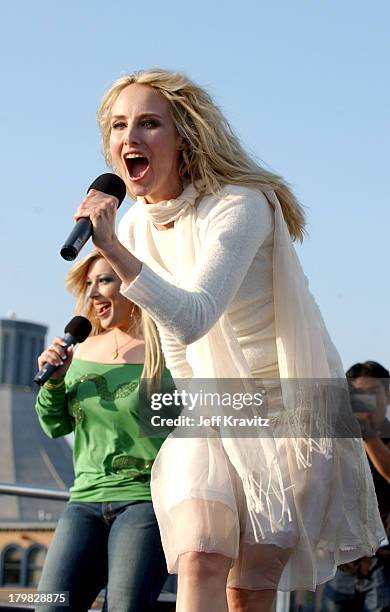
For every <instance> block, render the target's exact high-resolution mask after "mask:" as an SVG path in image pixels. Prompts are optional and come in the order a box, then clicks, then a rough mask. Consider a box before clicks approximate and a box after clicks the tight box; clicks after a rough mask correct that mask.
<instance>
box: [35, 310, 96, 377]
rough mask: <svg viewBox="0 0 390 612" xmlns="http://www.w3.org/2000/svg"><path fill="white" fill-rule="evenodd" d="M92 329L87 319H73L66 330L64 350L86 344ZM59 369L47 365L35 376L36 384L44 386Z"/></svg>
mask: <svg viewBox="0 0 390 612" xmlns="http://www.w3.org/2000/svg"><path fill="white" fill-rule="evenodd" d="M91 329H92V325H91V323H90V321H89V320H88V319H87V318H86V317H73V319H72V320H71V321H69V323H68V325H67V326H66V327H65V329H64V332H65V336H64V343H65V345H66V346H65V347H64V348H65V349H67V348H68V347H69V346H71V345H72V344H77V343H79V342H84V340H86V339H87V338H88V336H89V334H90V333H91ZM59 367H60V366H55V365H53V364H51V363H45V365H44V366H43V367H42V368H41V369H40V370H39V372H37V373H36V374H35V376H34V382H35V383H37V385H41V386H42V385H44V384H45V382H46V381H47V380H48V379H49V378H50V376H51V375H52V374H53V372H55V370H57V368H59Z"/></svg>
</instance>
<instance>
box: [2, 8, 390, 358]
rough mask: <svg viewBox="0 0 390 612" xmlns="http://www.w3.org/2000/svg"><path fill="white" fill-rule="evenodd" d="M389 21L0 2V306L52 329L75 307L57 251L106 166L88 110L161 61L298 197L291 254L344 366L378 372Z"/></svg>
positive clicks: (354, 13)
mask: <svg viewBox="0 0 390 612" xmlns="http://www.w3.org/2000/svg"><path fill="white" fill-rule="evenodd" d="M389 22H390V4H389V3H388V2H387V1H385V0H383V1H378V2H377V1H375V0H374V1H373V2H370V3H369V2H367V1H364V2H363V1H361V0H343V1H342V2H339V1H336V0H322V1H320V0H302V1H300V0H294V1H291V0H285V1H275V2H269V1H264V0H253V1H248V0H241V1H240V2H230V1H223V2H222V1H218V0H216V1H215V2H210V0H208V1H207V2H206V1H204V0H200V1H199V0H197V1H196V2H192V3H189V2H183V1H178V0H174V1H172V2H170V1H166V2H161V1H156V0H149V1H148V2H129V1H128V0H127V1H124V0H117V1H115V0H112V1H110V2H109V1H108V0H106V1H105V2H103V1H102V0H83V1H80V0H78V1H76V0H66V1H65V0H63V1H61V2H60V1H58V0H57V1H55V0H51V1H48V0H43V1H42V0H37V1H36V2H30V1H29V0H24V1H19V2H18V1H15V2H13V3H10V2H4V3H2V10H1V24H0V53H1V55H0V56H1V58H2V59H1V64H2V65H1V74H2V95H1V97H0V104H1V112H0V122H1V139H2V146H1V153H0V155H1V160H0V168H1V174H2V180H1V209H0V228H1V230H0V231H1V241H0V245H1V252H2V256H1V279H2V283H1V285H2V291H1V296H0V317H3V316H6V315H7V314H8V313H9V312H10V311H14V312H16V313H17V315H18V317H19V318H21V319H27V320H33V321H38V322H43V323H46V324H48V325H49V327H50V335H52V334H53V333H59V332H61V331H62V329H63V327H64V324H65V323H66V322H67V321H68V320H69V319H70V317H71V316H72V312H73V302H72V299H71V297H70V296H68V295H67V294H66V292H65V290H64V286H63V279H64V276H65V274H66V271H67V269H68V266H69V264H68V263H66V262H64V261H63V260H62V259H61V258H60V256H59V254H58V251H59V248H60V246H61V244H62V242H63V240H64V238H65V237H66V235H67V234H68V231H69V230H70V229H71V226H72V214H73V212H74V210H75V209H76V207H77V205H78V202H79V200H80V199H81V198H82V197H83V195H84V192H85V189H86V188H87V186H88V185H89V183H90V182H91V181H92V180H93V179H94V178H95V176H97V175H98V174H100V173H101V172H104V171H105V165H104V161H103V157H102V155H101V153H100V143H99V134H98V130H97V127H96V122H95V112H96V109H97V106H98V104H99V101H100V98H101V96H102V95H103V93H104V91H105V90H106V88H107V87H108V86H109V85H110V84H111V83H112V81H113V80H115V79H116V78H117V77H118V76H120V75H121V74H123V73H125V72H129V71H133V70H135V69H140V68H146V67H152V66H161V67H167V68H175V69H178V70H181V71H184V72H186V73H187V74H189V75H190V76H191V77H192V78H193V79H195V80H197V81H198V82H200V83H201V84H203V85H205V86H206V87H207V88H209V90H210V91H211V93H212V94H213V95H214V97H215V98H216V100H217V101H218V103H219V104H220V105H221V107H222V108H223V110H224V112H225V113H226V115H227V116H228V118H229V119H230V121H231V123H232V124H233V126H234V128H235V129H236V131H237V132H238V133H239V135H240V136H241V138H242V140H243V142H244V144H245V145H246V146H247V147H248V148H249V149H250V151H251V152H252V153H253V154H254V155H255V156H256V157H258V158H259V159H262V160H264V162H266V163H267V165H268V167H270V168H272V169H274V170H275V171H277V172H279V173H281V174H283V175H284V176H285V177H286V178H287V179H288V180H289V182H290V183H291V184H292V185H293V187H294V189H295V191H296V193H297V195H298V196H299V198H300V199H301V201H302V203H303V204H304V205H305V206H306V207H307V214H308V220H309V225H308V230H309V238H308V239H307V240H306V242H305V244H304V246H303V247H299V248H298V252H299V256H300V258H301V261H302V263H303V266H304V268H305V271H306V273H307V275H308V277H309V279H310V283H311V288H312V291H313V293H314V295H315V296H316V298H317V301H318V303H319V304H320V307H321V309H322V311H323V314H324V318H325V320H326V322H327V324H328V327H329V330H330V332H331V335H332V337H333V339H334V341H335V343H336V345H337V346H338V348H339V350H340V352H341V355H342V358H343V362H344V364H345V366H348V365H350V364H351V363H352V362H355V361H357V360H365V359H376V360H379V361H381V362H383V363H384V364H385V365H387V367H389V366H390V350H389V320H388V311H389V304H390V290H389V280H388V279H389V275H388V252H389V247H388V244H389V231H390V228H389V215H388V206H389V195H390V194H389V192H390V189H389V178H388V176H389V140H390V138H389V136H390V134H389V132H390V130H389V108H390V99H389V98H390V95H389V94H390V85H389V73H390V70H389V35H388V32H389V29H388V28H389ZM128 205H129V203H128V202H127V203H124V204H123V205H122V214H123V212H124V210H125V209H126V207H127V206H128Z"/></svg>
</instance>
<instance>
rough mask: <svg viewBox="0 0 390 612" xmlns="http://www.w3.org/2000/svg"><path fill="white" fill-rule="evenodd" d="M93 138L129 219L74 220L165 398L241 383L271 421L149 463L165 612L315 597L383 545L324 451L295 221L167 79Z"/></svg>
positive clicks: (363, 485) (315, 322)
mask: <svg viewBox="0 0 390 612" xmlns="http://www.w3.org/2000/svg"><path fill="white" fill-rule="evenodd" d="M98 121H99V125H100V128H101V132H102V138H103V148H104V153H105V156H106V160H107V162H108V164H109V165H110V166H111V167H113V168H114V169H115V171H116V172H117V173H118V174H119V175H120V176H121V177H122V178H123V180H124V181H125V183H126V186H127V189H128V192H129V194H130V195H131V196H132V197H133V198H136V200H137V201H136V203H135V204H134V205H133V206H132V207H131V209H130V211H129V212H128V213H127V214H126V215H125V217H124V218H123V220H122V222H121V224H120V227H119V232H118V236H119V237H117V236H116V234H115V211H116V204H117V202H116V200H115V198H113V197H110V196H107V195H105V194H103V193H101V192H98V191H91V192H90V193H89V194H88V195H87V197H86V198H85V199H84V201H83V202H82V203H81V205H80V207H79V209H78V210H77V212H76V215H75V216H76V218H79V217H89V218H90V219H91V221H92V223H93V235H94V243H95V245H96V246H97V247H98V248H99V250H100V251H101V252H102V253H103V254H104V256H105V258H106V259H107V261H109V262H110V264H111V265H112V267H113V269H114V270H115V271H116V273H117V274H118V276H119V277H120V278H121V280H122V286H121V292H122V294H123V295H124V296H126V297H127V298H128V299H129V300H131V302H133V303H135V304H138V305H139V306H141V307H142V308H144V309H145V311H146V312H148V314H149V315H150V316H151V317H152V318H153V319H154V321H155V322H156V324H157V327H158V330H159V334H160V337H161V341H162V347H163V351H164V355H165V359H166V362H167V365H168V367H169V368H170V370H171V372H172V374H173V377H174V379H175V384H176V386H177V388H178V389H179V390H180V389H184V388H185V386H186V385H187V384H188V380H190V379H193V380H194V381H196V379H206V378H207V379H211V380H213V381H215V384H216V385H217V387H218V385H219V386H221V385H222V382H223V380H227V379H232V380H238V381H242V385H243V387H245V388H246V387H248V386H249V387H250V388H251V389H262V390H265V392H266V396H267V397H268V400H269V401H268V405H269V409H270V414H271V417H272V419H271V420H270V422H271V423H272V424H273V427H272V428H269V430H268V432H262V434H260V433H259V432H258V431H257V430H254V433H253V435H252V436H251V437H245V438H243V437H242V436H240V433H239V431H238V430H237V429H235V428H234V426H231V425H230V424H227V425H226V426H224V427H218V426H214V427H207V426H206V427H205V429H204V431H203V434H204V435H197V436H196V437H193V438H191V437H188V438H187V439H182V438H180V437H178V436H177V435H176V436H175V435H171V436H169V437H168V438H167V440H166V441H165V442H164V444H163V446H162V448H161V449H160V452H159V455H158V457H157V459H156V461H155V463H154V467H153V472H152V496H153V502H154V506H155V510H156V514H157V519H158V522H159V527H160V531H161V535H162V542H163V546H164V552H165V555H166V559H167V563H168V569H169V571H170V572H173V573H174V572H178V574H179V593H178V604H177V609H178V610H179V611H180V612H214V611H216V610H218V612H223V611H227V610H229V611H230V612H233V611H235V612H238V611H243V610H245V611H250V610H256V611H257V612H258V611H261V610H264V611H266V610H270V608H271V606H272V602H273V599H274V596H275V592H276V589H277V588H279V589H283V590H295V589H315V587H316V585H317V584H318V583H320V582H324V581H326V580H328V579H329V578H331V577H332V576H333V575H334V573H335V571H336V567H337V565H338V564H339V563H342V562H345V561H348V560H352V559H355V558H358V557H360V556H362V555H363V554H369V555H370V554H372V553H373V551H374V550H375V549H376V547H377V546H378V544H379V542H380V540H381V538H382V537H383V529H382V526H381V522H380V517H379V514H378V509H377V504H376V499H375V493H374V490H373V485H372V479H371V475H370V473H369V470H368V467H367V461H366V457H365V453H364V449H363V447H362V444H361V440H358V439H356V437H345V438H343V439H341V438H338V439H336V438H335V439H331V437H330V436H331V433H330V432H331V429H330V426H331V424H332V422H333V421H332V419H334V417H335V416H336V413H337V410H338V408H337V406H338V405H339V404H340V402H339V404H337V403H335V402H334V403H333V404H332V398H333V395H334V393H335V389H336V391H340V394H341V395H342V393H341V392H342V391H343V390H344V391H345V385H344V382H343V381H344V375H343V371H342V367H341V363H340V359H339V356H338V354H337V351H336V350H335V348H334V346H333V344H332V342H331V340H330V338H329V336H328V334H327V332H326V329H325V326H324V324H323V321H322V318H321V315H320V313H319V310H318V308H317V306H316V304H315V302H314V300H313V298H312V296H311V294H310V293H309V291H308V288H307V283H306V279H305V277H304V275H303V272H302V270H301V267H300V264H299V262H298V259H297V256H296V254H295V251H294V248H293V245H292V241H293V240H297V239H298V240H301V239H302V237H303V234H304V224H305V220H304V213H303V210H302V208H301V206H300V205H299V203H298V202H297V200H296V198H295V197H294V195H293V193H292V192H291V190H290V188H289V187H288V185H287V184H286V183H285V181H284V180H283V179H282V178H281V177H280V176H277V175H275V174H272V173H271V172H268V171H266V170H264V168H262V167H261V166H260V165H259V164H258V163H257V162H256V161H254V160H253V159H252V158H251V157H250V156H249V155H248V154H247V153H246V152H245V151H244V149H243V147H242V145H241V144H240V142H239V140H238V138H237V137H236V136H235V135H234V133H233V131H232V129H231V128H230V126H229V124H228V122H227V120H226V119H225V117H224V116H223V115H222V113H221V111H220V110H219V109H218V107H217V106H216V105H215V103H214V102H213V101H212V99H211V98H210V96H209V95H208V93H207V92H206V91H205V90H204V89H202V88H201V87H199V86H198V85H196V84H195V83H193V82H192V81H190V80H189V79H188V78H187V77H186V76H184V75H182V74H179V73H177V72H173V71H167V70H159V69H156V70H145V71H142V72H139V73H135V74H132V75H128V76H124V77H122V78H120V79H119V80H118V81H116V82H115V83H114V84H113V86H112V87H111V88H110V89H109V91H108V92H107V93H106V95H105V96H104V98H103V100H102V103H101V106H100V109H99V112H98ZM318 380H328V381H329V380H332V381H334V385H325V386H324V388H322V387H321V389H318V388H317V387H318V385H317V386H316V383H315V381H318ZM256 381H257V382H256ZM293 381H298V385H297V384H295V383H294V384H293ZM305 381H313V384H309V385H307V384H305ZM194 384H195V383H194ZM259 385H260V386H259ZM222 386H223V385H222ZM221 391H223V389H222V388H221ZM336 395H337V394H336ZM252 409H253V414H254V416H256V410H255V407H252ZM216 410H218V411H221V410H223V406H221V405H218V406H217V407H216ZM338 416H339V415H338ZM283 427H284V429H283ZM281 428H282V429H281ZM316 428H317V429H316ZM286 432H289V434H287V433H286ZM318 432H319V433H320V436H319V437H318Z"/></svg>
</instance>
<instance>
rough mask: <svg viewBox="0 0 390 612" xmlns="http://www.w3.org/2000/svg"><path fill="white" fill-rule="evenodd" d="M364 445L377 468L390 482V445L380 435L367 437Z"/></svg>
mask: <svg viewBox="0 0 390 612" xmlns="http://www.w3.org/2000/svg"><path fill="white" fill-rule="evenodd" d="M364 446H365V449H366V451H367V455H368V456H369V458H370V459H371V461H372V463H373V465H374V467H375V469H376V470H377V471H378V472H379V474H380V475H381V476H382V477H383V478H384V479H385V480H387V482H389V483H390V446H389V445H388V444H385V443H384V442H382V440H381V439H380V438H379V437H378V436H373V437H372V438H371V437H367V438H365V439H364Z"/></svg>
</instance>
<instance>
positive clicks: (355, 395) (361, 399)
mask: <svg viewBox="0 0 390 612" xmlns="http://www.w3.org/2000/svg"><path fill="white" fill-rule="evenodd" d="M349 392H350V400H351V406H352V410H353V412H371V413H372V412H375V410H376V409H377V405H376V395H375V393H359V392H358V391H356V389H353V388H351V387H350V389H349Z"/></svg>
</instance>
